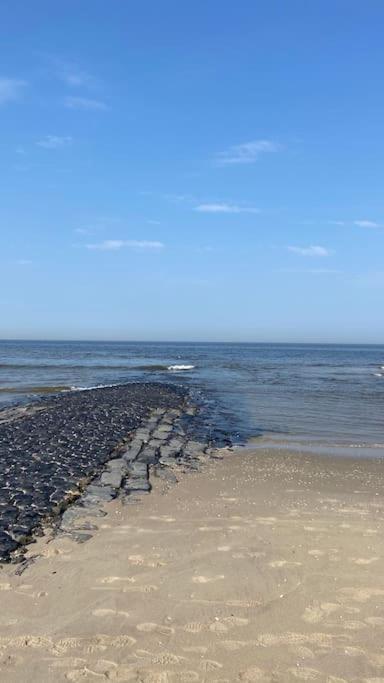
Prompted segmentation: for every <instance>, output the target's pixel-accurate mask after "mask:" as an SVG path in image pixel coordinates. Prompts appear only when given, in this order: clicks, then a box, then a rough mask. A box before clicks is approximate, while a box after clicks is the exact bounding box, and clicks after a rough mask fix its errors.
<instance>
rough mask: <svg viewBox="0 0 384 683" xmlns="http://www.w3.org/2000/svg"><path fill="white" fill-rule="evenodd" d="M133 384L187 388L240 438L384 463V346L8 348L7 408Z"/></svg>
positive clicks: (3, 379) (0, 382)
mask: <svg viewBox="0 0 384 683" xmlns="http://www.w3.org/2000/svg"><path fill="white" fill-rule="evenodd" d="M131 381H159V382H171V383H177V384H184V385H186V386H188V387H189V388H190V390H191V392H192V395H194V396H195V397H196V399H198V400H199V401H200V402H201V403H202V405H203V406H204V409H206V410H207V411H209V413H210V415H211V419H212V421H214V422H215V423H216V424H217V426H218V427H220V428H221V429H225V430H226V431H227V432H229V433H230V435H231V437H232V438H233V439H234V440H236V439H238V440H240V441H244V440H246V439H248V438H250V437H252V436H257V435H273V436H274V438H276V437H278V438H280V436H281V438H284V437H285V436H287V437H289V438H290V439H298V440H302V441H303V442H304V441H307V442H311V441H315V442H316V443H321V444H328V445H334V446H335V447H336V446H342V447H345V448H350V449H351V453H353V455H358V454H359V453H360V450H359V449H362V450H361V452H363V450H364V454H367V453H368V454H369V452H370V449H372V453H373V452H374V451H375V454H380V453H381V449H383V451H382V455H383V456H384V419H383V407H384V346H383V345H381V346H357V345H356V346H354V345H314V344H229V343H228V344H225V343H223V344H216V343H193V344H192V343H150V342H143V343H131V342H125V343H123V342H108V343H105V342H37V341H29V342H28V341H0V407H4V406H9V405H12V404H14V403H20V402H26V401H29V400H31V399H33V398H36V397H38V396H43V395H47V394H49V393H51V392H60V391H68V390H82V389H87V388H90V387H94V386H104V385H111V384H121V383H127V382H131ZM352 449H354V450H353V451H352Z"/></svg>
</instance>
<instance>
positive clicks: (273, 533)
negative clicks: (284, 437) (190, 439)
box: [0, 449, 384, 683]
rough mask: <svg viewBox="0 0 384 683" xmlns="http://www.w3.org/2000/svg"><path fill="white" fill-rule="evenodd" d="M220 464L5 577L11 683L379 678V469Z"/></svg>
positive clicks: (0, 595)
mask: <svg viewBox="0 0 384 683" xmlns="http://www.w3.org/2000/svg"><path fill="white" fill-rule="evenodd" d="M222 456H223V459H222V460H220V461H216V460H214V461H209V462H208V463H206V464H204V465H203V469H202V472H200V473H192V474H191V473H180V477H179V482H178V483H177V484H173V485H171V486H166V485H165V484H164V482H163V481H162V480H157V481H155V487H154V490H153V492H152V493H151V494H150V495H149V496H144V497H143V498H142V499H141V500H142V502H141V504H138V505H128V506H124V507H123V506H122V505H121V504H120V503H117V502H112V503H108V504H107V505H106V506H105V511H106V512H107V515H106V516H105V517H103V518H99V520H98V529H97V530H93V531H92V532H91V533H92V534H93V537H92V539H91V540H89V541H88V542H86V543H84V544H76V543H75V542H74V541H73V540H70V539H68V538H63V537H57V538H54V539H53V540H50V541H49V542H48V541H47V538H44V539H41V540H39V541H38V543H37V544H35V545H34V546H31V549H30V555H32V554H35V553H36V552H39V553H41V554H42V556H41V557H39V558H38V559H37V560H36V561H35V562H34V563H33V564H31V565H29V566H28V567H27V569H26V570H25V571H24V572H23V573H22V574H21V575H20V576H19V575H17V574H16V571H17V566H11V567H5V568H3V570H2V571H1V575H0V589H1V590H0V600H1V611H0V680H1V682H2V683H14V682H17V683H21V682H23V683H24V682H27V681H28V683H30V682H31V681H32V682H38V683H45V682H48V681H49V682H51V681H52V682H53V681H54V682H56V681H57V682H58V681H63V682H65V681H90V682H97V681H103V680H106V681H143V682H144V681H145V682H146V683H168V682H171V683H173V682H177V681H181V682H183V681H184V682H194V681H217V683H218V682H219V681H220V682H221V683H224V682H228V683H230V682H232V681H262V682H267V681H273V682H280V681H283V682H286V681H288V682H289V681H294V682H296V681H327V682H328V683H341V682H342V681H354V682H357V681H363V682H365V683H380V682H384V558H383V548H384V545H383V531H384V516H383V513H384V500H383V490H384V489H383V484H384V469H383V464H382V463H380V462H372V461H365V462H359V461H357V460H344V459H339V460H336V459H332V458H326V457H323V458H319V457H316V456H314V455H308V456H305V455H299V454H294V453H289V452H287V451H278V450H277V451H267V450H266V451H263V450H257V451H252V450H246V449H238V450H236V451H234V452H223V453H222ZM178 476H179V475H178Z"/></svg>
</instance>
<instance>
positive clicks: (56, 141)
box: [36, 135, 72, 149]
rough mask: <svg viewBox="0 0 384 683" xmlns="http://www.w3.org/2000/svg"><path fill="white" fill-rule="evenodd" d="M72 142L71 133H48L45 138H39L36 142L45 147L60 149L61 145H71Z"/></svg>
mask: <svg viewBox="0 0 384 683" xmlns="http://www.w3.org/2000/svg"><path fill="white" fill-rule="evenodd" d="M71 142H72V138H71V137H70V136H69V135H67V136H64V137H62V136H59V135H46V136H45V138H42V139H41V140H38V141H37V142H36V144H37V145H38V146H39V147H44V148H45V149H59V148H60V147H65V146H66V145H70V144H71Z"/></svg>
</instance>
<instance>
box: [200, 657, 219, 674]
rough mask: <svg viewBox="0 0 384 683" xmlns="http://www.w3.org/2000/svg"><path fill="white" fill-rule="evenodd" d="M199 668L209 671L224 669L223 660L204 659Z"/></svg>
mask: <svg viewBox="0 0 384 683" xmlns="http://www.w3.org/2000/svg"><path fill="white" fill-rule="evenodd" d="M199 668H200V669H201V671H204V672H206V673H207V672H208V671H217V669H222V668H223V665H222V664H221V662H216V661H214V660H213V659H202V660H201V662H200V666H199Z"/></svg>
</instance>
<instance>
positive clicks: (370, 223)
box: [353, 220, 383, 228]
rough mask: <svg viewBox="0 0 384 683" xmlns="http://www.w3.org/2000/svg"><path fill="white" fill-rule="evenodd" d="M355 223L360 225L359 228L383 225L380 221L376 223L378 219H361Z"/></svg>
mask: <svg viewBox="0 0 384 683" xmlns="http://www.w3.org/2000/svg"><path fill="white" fill-rule="evenodd" d="M353 223H354V225H358V227H359V228H381V227H383V226H382V225H380V223H376V221H367V220H361V221H354V222H353Z"/></svg>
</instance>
